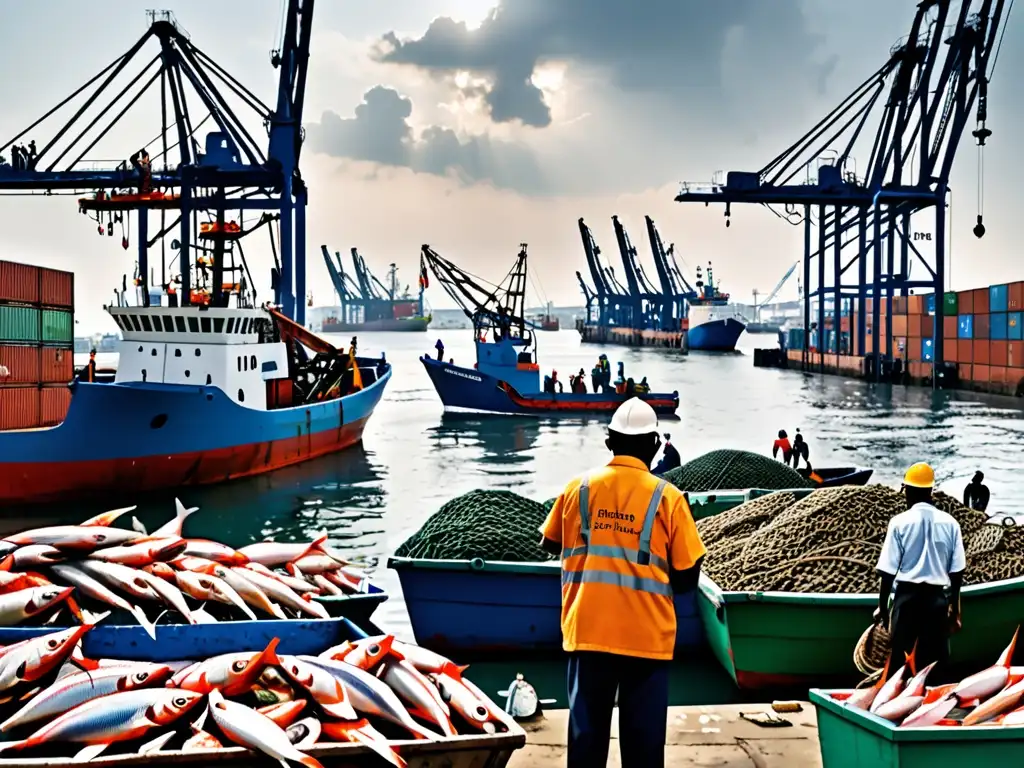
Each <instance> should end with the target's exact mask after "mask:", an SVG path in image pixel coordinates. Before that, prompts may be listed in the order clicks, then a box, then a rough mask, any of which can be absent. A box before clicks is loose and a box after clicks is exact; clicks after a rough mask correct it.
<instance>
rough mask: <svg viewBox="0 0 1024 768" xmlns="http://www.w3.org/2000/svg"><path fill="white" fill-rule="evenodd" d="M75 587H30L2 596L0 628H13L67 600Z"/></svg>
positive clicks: (0, 596) (0, 602)
mask: <svg viewBox="0 0 1024 768" xmlns="http://www.w3.org/2000/svg"><path fill="white" fill-rule="evenodd" d="M74 591H75V589H74V587H55V586H53V585H52V584H51V585H50V586H48V587H29V588H28V589H20V590H18V591H17V592H9V593H8V594H6V595H0V626H4V627H12V626H15V625H16V624H20V623H21V622H23V621H24V620H25V619H27V618H29V617H30V616H36V615H37V614H40V613H42V612H43V611H45V610H47V609H48V608H52V607H53V606H55V605H58V604H59V603H61V602H62V601H64V600H67V599H68V597H70V596H71V593H72V592H74Z"/></svg>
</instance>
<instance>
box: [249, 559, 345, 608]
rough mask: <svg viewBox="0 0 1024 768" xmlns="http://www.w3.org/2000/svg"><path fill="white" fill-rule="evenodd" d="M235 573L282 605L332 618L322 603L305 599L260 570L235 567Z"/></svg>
mask: <svg viewBox="0 0 1024 768" xmlns="http://www.w3.org/2000/svg"><path fill="white" fill-rule="evenodd" d="M233 570H234V571H235V573H238V574H240V575H241V576H242V577H243V578H246V579H248V580H249V581H250V582H252V583H253V584H255V585H256V586H257V587H259V588H260V589H261V590H263V592H264V593H265V594H266V595H267V597H269V598H270V599H272V600H274V601H275V602H277V603H280V604H281V605H284V606H287V607H288V608H291V609H292V610H294V611H298V612H299V613H307V614H310V615H312V616H315V617H316V618H318V619H327V618H330V614H328V613H327V609H326V608H324V607H323V606H322V605H320V603H316V602H311V601H308V600H303V599H302V598H301V597H300V596H299V595H297V594H296V593H295V592H294V591H293V590H291V589H289V588H288V587H286V586H285V585H284V584H281V583H280V582H278V581H276V580H274V579H272V578H269V577H267V576H264V575H263V574H262V573H259V572H258V571H253V570H250V569H248V568H239V567H235V568H234V569H233Z"/></svg>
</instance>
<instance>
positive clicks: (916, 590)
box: [889, 584, 949, 679]
mask: <svg viewBox="0 0 1024 768" xmlns="http://www.w3.org/2000/svg"><path fill="white" fill-rule="evenodd" d="M889 630H890V633H889V636H890V638H891V641H892V661H891V662H890V663H889V673H890V674H892V673H893V672H895V671H896V670H897V669H899V668H900V667H901V666H902V665H903V663H904V659H905V658H906V656H907V655H909V654H910V652H911V651H912V650H914V648H915V646H916V648H917V650H916V652H915V658H916V660H917V669H919V670H920V669H922V668H923V667H926V666H927V665H929V664H931V663H932V662H933V661H935V662H938V663H937V664H936V665H935V670H934V671H933V674H932V675H930V676H929V678H930V679H939V678H941V677H942V674H943V673H944V672H945V669H944V668H945V666H946V663H947V662H948V660H949V601H948V600H947V599H946V595H945V592H944V591H943V589H942V588H941V587H937V586H932V585H930V584H897V585H896V596H895V598H894V599H893V603H892V615H891V619H890V623H889Z"/></svg>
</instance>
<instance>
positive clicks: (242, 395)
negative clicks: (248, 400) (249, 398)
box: [238, 390, 245, 403]
mask: <svg viewBox="0 0 1024 768" xmlns="http://www.w3.org/2000/svg"><path fill="white" fill-rule="evenodd" d="M238 402H240V403H244V402H245V392H243V391H242V390H238Z"/></svg>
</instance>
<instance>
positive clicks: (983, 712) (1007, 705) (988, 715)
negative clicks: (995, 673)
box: [963, 680, 1024, 725]
mask: <svg viewBox="0 0 1024 768" xmlns="http://www.w3.org/2000/svg"><path fill="white" fill-rule="evenodd" d="M1021 701H1024V680H1021V681H1019V682H1017V683H1014V684H1013V685H1008V686H1007V687H1006V688H1004V689H1003V690H1001V691H1000V692H999V693H997V694H996V695H995V696H993V697H992V698H990V699H988V700H986V701H983V702H982V703H981V704H979V705H978V706H977V707H975V708H974V709H973V710H971V712H969V713H968V714H967V715H966V716H965V717H964V719H963V724H964V725H978V724H980V723H984V722H985V721H987V720H991V719H992V718H994V717H996V716H998V715H1002V714H1004V713H1006V712H1010V711H1011V710H1013V709H1015V708H1017V707H1018V706H1020V704H1021Z"/></svg>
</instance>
